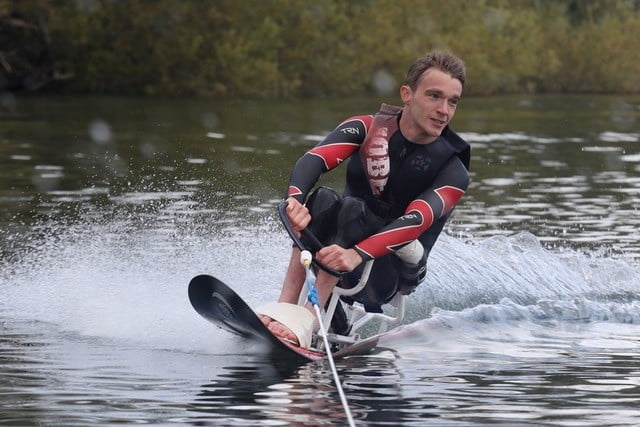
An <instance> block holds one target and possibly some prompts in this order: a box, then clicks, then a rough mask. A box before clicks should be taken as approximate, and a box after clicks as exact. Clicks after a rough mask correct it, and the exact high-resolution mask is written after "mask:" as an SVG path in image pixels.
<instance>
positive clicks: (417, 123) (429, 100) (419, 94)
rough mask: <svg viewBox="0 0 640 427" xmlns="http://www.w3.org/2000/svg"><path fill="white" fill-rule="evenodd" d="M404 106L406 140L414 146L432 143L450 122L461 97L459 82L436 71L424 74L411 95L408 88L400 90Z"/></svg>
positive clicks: (432, 69)
mask: <svg viewBox="0 0 640 427" xmlns="http://www.w3.org/2000/svg"><path fill="white" fill-rule="evenodd" d="M400 96H401V98H402V102H403V103H404V106H405V111H404V113H403V116H405V115H407V117H405V121H404V123H405V125H406V126H405V129H402V131H403V133H405V136H406V137H407V138H408V139H409V140H410V141H413V142H415V143H429V142H432V141H434V140H435V139H436V138H437V137H438V136H440V133H442V130H443V129H444V128H445V126H447V125H448V124H449V122H450V121H451V120H452V119H453V116H454V114H455V112H456V107H457V105H458V101H460V97H461V96H462V83H461V82H460V80H458V79H455V78H453V77H451V75H449V74H447V73H445V72H443V71H441V70H439V69H437V68H430V69H428V70H427V71H425V72H424V74H423V75H422V79H421V80H420V82H419V83H418V86H417V87H416V90H415V91H413V90H411V88H410V87H409V86H407V85H404V86H402V87H401V88H400Z"/></svg>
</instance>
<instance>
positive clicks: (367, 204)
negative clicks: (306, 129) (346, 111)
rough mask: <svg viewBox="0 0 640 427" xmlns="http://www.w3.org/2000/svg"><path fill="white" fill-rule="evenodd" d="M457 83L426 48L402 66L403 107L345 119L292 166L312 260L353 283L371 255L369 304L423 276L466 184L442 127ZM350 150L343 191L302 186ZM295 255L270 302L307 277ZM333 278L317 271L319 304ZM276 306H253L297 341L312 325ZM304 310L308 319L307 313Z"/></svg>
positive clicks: (298, 214)
mask: <svg viewBox="0 0 640 427" xmlns="http://www.w3.org/2000/svg"><path fill="white" fill-rule="evenodd" d="M464 83H465V68H464V63H463V62H462V61H461V60H460V59H459V58H458V57H456V56H455V55H453V54H451V53H447V52H440V51H435V52H431V53H428V54H427V55H425V56H424V57H422V58H420V59H418V60H417V61H416V62H415V63H414V64H412V65H411V67H410V68H409V70H408V72H407V78H406V83H405V84H404V85H403V86H402V87H401V88H400V97H401V99H402V103H403V107H402V108H399V107H392V106H388V105H384V104H383V106H382V108H381V110H380V112H378V113H377V114H376V115H374V116H355V117H352V118H350V119H348V120H346V121H344V122H343V123H341V124H340V125H338V127H337V128H336V129H335V130H334V131H333V132H331V133H330V134H329V135H328V136H327V137H326V138H325V139H324V140H323V141H322V142H320V143H319V144H318V145H317V146H316V147H314V148H313V149H311V150H309V151H308V152H307V153H305V154H304V155H303V156H302V157H301V158H300V159H299V160H298V162H297V163H296V165H295V167H294V169H293V172H292V173H291V179H290V183H289V191H288V197H287V202H288V206H287V209H286V212H287V216H288V218H289V221H290V222H291V224H292V226H293V229H294V230H295V231H297V232H299V231H301V230H303V229H305V228H306V227H307V226H308V227H309V228H310V229H311V230H312V231H313V232H314V233H315V234H316V235H317V237H318V238H319V239H320V240H321V241H322V242H323V244H325V246H324V247H323V248H322V249H320V250H319V251H318V252H317V253H316V254H315V256H316V258H317V260H318V261H319V262H321V263H322V264H324V265H326V266H327V267H329V268H331V269H333V270H338V271H345V272H350V273H348V274H346V275H344V276H343V278H342V279H340V280H342V282H343V283H341V286H346V287H349V286H354V285H355V283H357V281H358V278H359V272H360V270H361V269H362V264H363V263H364V262H365V261H368V260H371V259H375V262H374V264H373V271H372V272H371V275H370V279H369V281H368V282H367V285H366V287H365V288H364V289H363V290H362V291H361V292H360V293H358V294H356V295H355V296H354V297H353V299H355V300H356V301H358V302H361V303H363V304H364V306H365V308H366V309H367V310H368V311H380V310H381V309H380V305H382V304H384V303H386V302H388V301H389V300H391V298H392V297H393V296H394V295H395V293H396V292H401V293H403V294H409V293H411V292H413V290H414V289H415V287H416V286H417V285H418V284H419V283H420V282H421V281H422V279H423V278H424V276H425V274H426V260H427V256H428V254H429V251H430V250H431V248H432V247H433V244H434V243H435V241H436V239H437V237H438V235H439V234H440V232H441V231H442V228H443V227H444V224H445V222H446V221H447V219H448V218H449V216H450V214H451V211H452V209H453V208H454V206H455V205H456V203H457V202H458V200H459V199H460V198H461V197H462V195H463V194H464V192H465V191H466V189H467V187H468V184H469V174H468V169H469V159H470V147H469V145H468V144H467V143H466V142H465V141H464V140H462V139H461V138H460V137H459V136H458V135H457V134H455V133H454V132H453V131H452V130H451V129H450V128H449V123H450V122H451V120H452V119H453V117H454V115H455V112H456V107H457V105H458V102H459V101H460V98H461V96H462V89H463V86H464ZM347 158H349V162H348V166H347V174H346V175H347V176H346V188H345V193H344V197H342V196H340V195H338V194H337V193H336V192H335V191H333V190H330V189H328V188H324V187H320V188H319V189H317V190H315V191H314V192H312V193H311V194H310V195H309V193H310V192H311V190H312V189H313V187H314V186H315V184H316V182H317V181H318V179H319V178H320V176H321V175H322V174H323V173H325V172H327V171H328V170H330V169H333V168H335V167H337V166H338V165H339V164H340V163H341V162H342V161H343V160H344V159H347ZM308 195H309V196H308ZM307 196H308V197H307ZM305 200H306V204H303V202H304V201H305ZM299 254H300V251H299V250H298V249H297V248H296V249H294V250H293V254H292V257H291V260H290V263H289V267H288V270H287V273H286V276H285V279H284V284H283V288H282V291H281V295H280V298H279V300H278V302H279V303H274V304H276V306H279V307H285V306H286V305H287V304H296V303H297V301H298V296H299V293H300V290H301V287H302V284H303V282H304V278H305V270H304V267H303V266H302V265H301V264H300V261H299V258H300V255H299ZM338 280H339V279H338V278H337V277H335V276H332V275H331V274H328V273H326V272H324V271H322V270H319V271H318V275H317V279H316V288H317V290H318V297H319V300H320V304H321V305H324V304H325V303H326V301H327V300H328V298H329V296H330V295H331V291H332V289H333V288H334V286H335V285H336V284H337V282H338ZM347 302H350V301H349V300H348V301H347ZM298 308H299V307H298ZM278 311H279V309H276V310H275V311H274V310H269V309H267V310H264V311H259V312H260V313H262V315H261V319H262V321H263V323H264V324H265V325H266V326H267V327H268V328H269V329H270V330H271V331H272V332H273V333H274V334H275V335H276V336H279V337H281V338H283V339H287V340H290V341H292V342H300V344H301V345H303V343H302V340H301V336H300V335H301V334H304V333H308V329H309V325H307V326H308V327H307V332H301V331H300V330H297V327H296V325H294V324H295V323H299V322H302V321H303V320H302V319H300V316H299V315H294V318H292V317H291V316H289V317H287V316H286V315H285V316H280V313H279V312H278ZM302 311H303V312H305V313H309V312H308V311H306V310H302ZM303 317H306V320H304V321H307V322H311V323H310V325H312V323H313V318H312V317H309V316H306V315H305V316H303ZM276 319H277V320H276ZM285 324H286V326H285ZM310 327H311V328H312V327H313V326H310ZM292 329H293V330H292ZM304 341H305V342H308V339H305V340H304Z"/></svg>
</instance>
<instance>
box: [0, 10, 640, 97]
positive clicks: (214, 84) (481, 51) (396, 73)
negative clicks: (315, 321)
mask: <svg viewBox="0 0 640 427" xmlns="http://www.w3.org/2000/svg"><path fill="white" fill-rule="evenodd" d="M638 34H640V5H639V2H638V1H637V0H618V1H607V0H556V1H553V2H551V1H545V0H511V1H509V0H478V1H473V2H469V1H465V0H452V1H449V2H442V1H436V0H353V1H342V0H316V1H311V0H215V1H207V2H205V1H198V0H192V1H188V0H182V1H181V0H156V1H147V0H127V1H118V0H73V1H72V0H58V1H53V0H52V1H47V0H22V1H17V0H16V1H11V0H0V89H3V90H30V91H34V90H48V91H58V92H66V93H92V94H131V95H165V96H167V95H168V96H184V95H195V96H208V97H222V98H231V97H258V98H265V97H294V96H334V95H357V94H366V93H371V92H374V91H375V90H380V87H379V86H378V85H377V84H376V83H375V77H376V76H379V75H381V74H380V73H382V75H384V76H387V77H388V78H391V79H392V80H393V81H394V82H395V83H396V85H397V84H400V83H401V82H402V80H403V78H404V73H405V71H406V68H407V67H408V65H409V64H410V63H411V62H412V61H413V60H414V59H415V58H417V57H418V56H420V55H422V54H424V53H425V52H427V51H429V50H432V49H435V48H439V49H449V50H452V51H453V52H455V53H457V54H458V55H460V56H461V57H462V58H463V59H464V60H465V62H466V64H467V69H468V85H467V87H466V88H465V91H466V93H467V94H471V95H473V94H475V95H489V94H502V93H522V92H526V93H533V92H536V93H541V92H638V91H640V61H638V60H637V52H638V51H640V38H638V37H637V35H638Z"/></svg>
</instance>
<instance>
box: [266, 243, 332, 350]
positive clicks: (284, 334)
mask: <svg viewBox="0 0 640 427" xmlns="http://www.w3.org/2000/svg"><path fill="white" fill-rule="evenodd" d="M305 278H306V271H305V268H304V267H303V266H302V264H301V263H300V250H299V249H297V248H295V249H294V250H293V253H292V256H291V260H290V261H289V269H288V270H287V275H286V276H285V280H284V285H283V287H282V291H281V293H280V298H279V299H278V302H287V303H290V304H297V303H298V298H299V295H300V291H301V289H302V283H303V282H304V280H305ZM337 283H338V278H337V277H335V276H332V275H331V274H328V273H325V272H324V271H322V270H320V271H318V275H317V277H316V281H315V287H316V289H317V291H318V300H319V302H320V306H321V307H324V306H325V304H326V303H327V301H328V300H329V297H330V296H331V292H332V291H333V288H334V287H335V286H336V284H337ZM305 307H306V308H307V309H308V310H309V311H311V313H313V315H314V316H315V309H314V308H313V306H312V305H311V304H310V303H309V302H307V303H306V304H305ZM260 318H261V320H262V323H264V324H265V326H266V327H267V328H269V330H270V331H271V333H273V335H275V336H277V337H279V338H283V339H286V340H288V341H291V342H293V343H297V342H298V337H296V336H295V334H294V333H293V332H291V330H290V329H289V328H287V327H286V326H284V325H283V324H282V323H280V322H278V321H276V320H272V319H270V318H269V317H267V316H260Z"/></svg>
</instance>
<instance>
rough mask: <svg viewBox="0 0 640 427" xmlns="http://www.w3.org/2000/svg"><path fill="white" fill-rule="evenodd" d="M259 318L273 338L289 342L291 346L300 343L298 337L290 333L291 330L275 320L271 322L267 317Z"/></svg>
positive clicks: (261, 316)
mask: <svg viewBox="0 0 640 427" xmlns="http://www.w3.org/2000/svg"><path fill="white" fill-rule="evenodd" d="M259 317H260V321H262V324H263V325H264V326H266V327H267V329H269V331H271V333H272V334H273V335H274V336H276V337H278V338H280V339H282V340H286V341H289V342H290V343H292V344H295V345H300V343H299V342H298V337H297V336H296V335H295V334H294V333H293V332H291V329H289V328H287V327H286V326H284V325H283V324H282V323H280V322H278V321H277V320H273V319H272V318H270V317H269V316H265V315H263V314H261V315H260V316H259Z"/></svg>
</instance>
